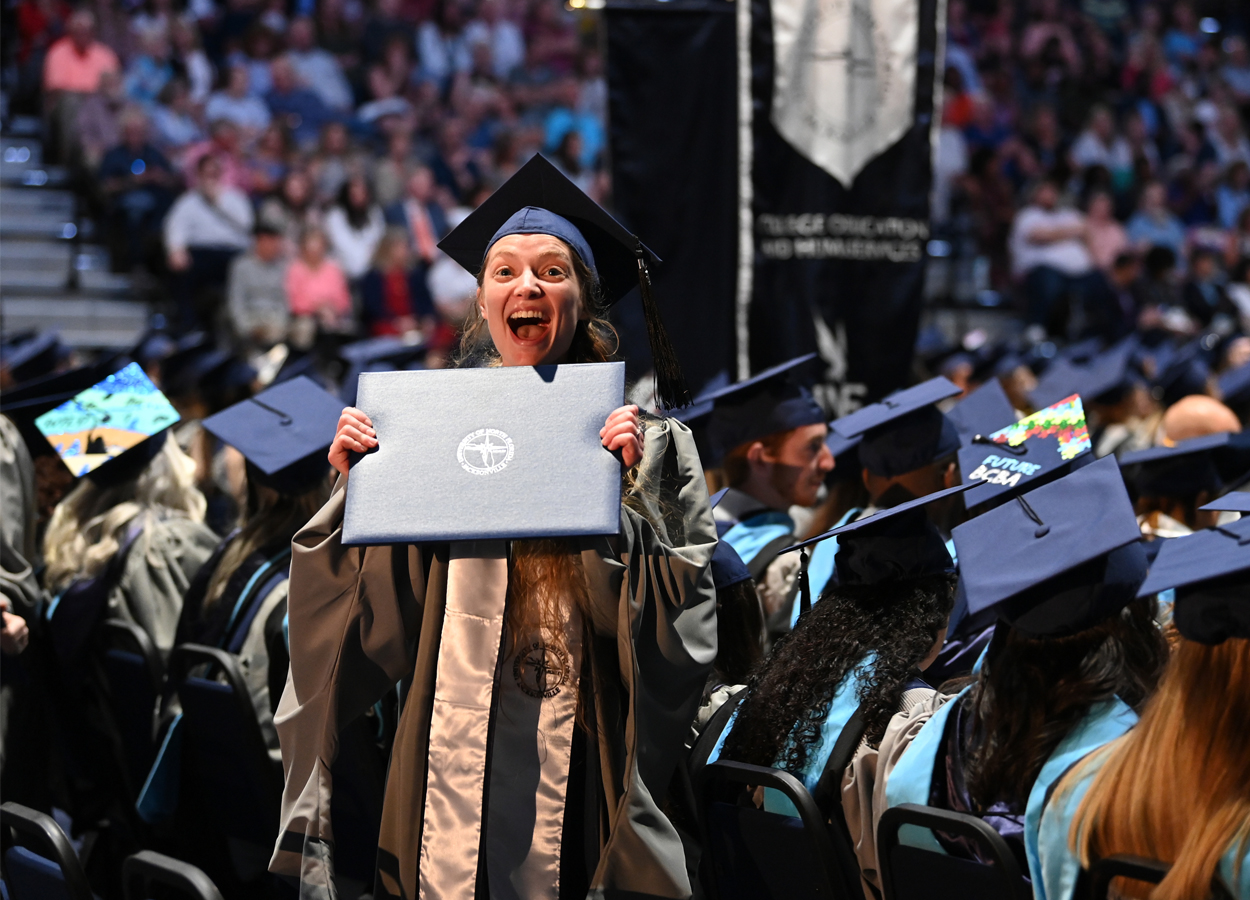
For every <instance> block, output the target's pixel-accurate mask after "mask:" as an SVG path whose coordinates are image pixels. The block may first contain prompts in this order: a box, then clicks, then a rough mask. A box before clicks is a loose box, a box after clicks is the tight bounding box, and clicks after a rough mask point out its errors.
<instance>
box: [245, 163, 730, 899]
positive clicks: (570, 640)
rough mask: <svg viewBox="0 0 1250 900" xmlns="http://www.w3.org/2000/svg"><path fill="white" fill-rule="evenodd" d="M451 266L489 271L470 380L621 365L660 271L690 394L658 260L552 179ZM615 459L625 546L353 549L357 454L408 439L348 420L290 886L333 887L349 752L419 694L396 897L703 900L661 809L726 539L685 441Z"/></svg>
mask: <svg viewBox="0 0 1250 900" xmlns="http://www.w3.org/2000/svg"><path fill="white" fill-rule="evenodd" d="M440 246H442V248H443V249H444V250H445V251H446V252H448V254H449V255H450V256H452V257H453V258H454V259H456V260H457V261H458V262H460V264H461V265H463V266H464V267H465V268H466V269H469V270H470V271H475V272H477V273H478V283H479V285H480V288H479V293H478V297H477V302H476V303H475V304H474V311H473V313H472V320H471V322H470V324H469V326H468V329H467V332H466V334H465V336H464V339H465V342H466V343H467V345H468V348H467V349H468V355H469V357H470V358H471V359H473V360H475V361H480V362H481V363H482V364H484V365H504V366H531V365H540V364H551V363H593V362H602V361H606V360H607V359H609V358H610V356H611V353H612V351H613V349H614V347H615V344H616V341H615V338H614V334H613V332H612V329H611V326H610V325H609V324H608V322H607V320H606V318H605V314H606V311H605V308H604V301H607V302H611V301H614V300H616V299H618V298H619V297H621V296H623V295H624V294H625V293H626V291H627V290H628V289H629V288H630V286H631V284H637V283H638V281H637V279H639V278H640V275H641V280H642V281H643V285H642V287H643V291H642V293H643V300H644V312H645V313H646V314H647V317H648V319H649V320H650V323H651V325H652V326H653V327H652V330H651V334H652V337H653V339H654V341H653V348H652V350H653V357H654V359H655V360H656V369H657V385H658V393H659V395H660V398H661V400H662V402H664V403H665V404H666V405H669V406H671V405H673V404H674V402H675V401H676V400H677V399H678V398H679V397H681V396H682V394H683V393H684V388H682V387H681V385H680V373H679V372H678V371H677V369H676V365H675V361H674V358H673V356H672V351H671V347H669V346H668V345H667V339H666V338H664V337H663V335H662V331H661V327H662V326H660V323H659V322H658V321H657V319H656V316H657V314H658V311H657V310H656V308H655V306H654V300H652V299H650V292H649V284H648V283H647V276H646V269H645V263H646V259H647V253H648V252H649V251H647V250H646V248H645V247H643V246H642V244H641V243H640V242H639V241H638V239H637V238H636V237H634V236H633V235H630V234H629V233H628V232H626V231H625V230H624V229H623V228H622V227H621V226H620V225H619V224H618V223H616V222H615V220H613V219H611V218H610V217H609V216H608V215H607V214H606V213H605V212H604V211H603V210H602V209H600V208H599V207H598V206H597V205H595V204H594V203H593V202H592V201H591V200H590V199H589V198H588V197H586V196H585V195H584V194H582V193H581V192H580V191H578V190H577V189H576V188H575V187H574V186H573V185H572V183H571V182H569V181H568V180H567V179H566V178H565V177H564V176H563V175H561V174H560V173H559V172H558V171H557V170H556V169H555V168H554V167H553V166H551V164H550V163H548V162H547V161H546V160H545V159H543V158H542V157H535V158H534V159H533V160H531V161H530V162H529V163H527V164H526V165H525V166H524V167H522V169H521V170H520V171H519V172H518V173H517V174H516V175H514V176H513V177H512V178H511V179H510V180H509V181H508V182H507V183H506V184H504V185H503V186H502V187H501V188H500V189H499V190H498V191H497V192H496V193H495V194H494V195H492V196H491V197H490V198H488V199H487V200H486V201H485V202H484V203H483V204H482V205H481V206H480V207H479V208H478V209H477V210H476V211H475V212H474V213H473V214H472V215H470V216H469V217H468V218H467V219H465V221H464V222H463V223H461V225H459V226H458V227H457V229H456V230H455V231H453V232H452V233H451V234H450V235H448V237H447V238H445V239H444V240H443V242H442V244H441V245H440ZM600 291H602V294H601V293H600ZM601 297H602V299H600V298H601ZM517 402H518V403H520V402H524V401H523V398H518V399H517ZM600 437H601V440H602V444H603V446H604V447H605V448H607V449H608V450H610V451H614V452H615V451H619V452H620V455H621V459H622V462H623V473H622V474H623V479H624V482H623V484H624V492H623V499H622V504H621V510H620V532H619V533H618V534H617V535H614V536H611V537H599V538H564V539H548V540H515V541H512V542H510V544H508V545H507V547H506V552H505V546H504V542H502V541H500V542H489V545H488V546H485V547H484V545H482V544H475V543H465V542H460V543H452V544H450V545H447V544H432V545H403V544H398V545H385V546H368V547H345V546H343V544H342V524H343V515H344V508H345V489H346V487H347V484H346V483H347V482H348V480H349V476H348V454H349V452H364V451H367V450H369V449H371V448H372V447H375V446H378V441H379V440H385V434H376V433H375V429H374V428H373V425H372V423H371V422H370V421H369V419H368V418H367V417H366V416H365V415H364V414H363V413H361V412H360V411H359V410H354V409H347V410H345V411H344V413H343V416H342V418H341V420H340V425H339V431H338V434H337V436H336V438H335V441H334V444H333V445H332V447H331V451H330V461H331V463H332V464H333V465H334V467H335V468H336V469H338V470H339V472H340V473H341V474H342V476H343V477H342V478H340V480H339V484H338V485H337V486H336V488H335V491H334V493H333V494H332V496H331V499H330V501H329V502H328V503H327V504H326V506H325V507H324V508H323V509H322V510H321V511H320V512H318V513H317V515H316V516H315V517H314V518H313V520H312V521H311V522H310V523H309V524H308V525H307V526H306V527H305V528H304V529H303V530H301V531H300V532H299V533H298V534H297V535H296V537H295V541H294V544H293V556H292V562H291V588H290V597H289V601H288V606H289V634H290V648H291V671H290V675H289V678H288V681H287V686H286V689H285V691H284V693H283V695H282V700H281V702H280V703H279V706H278V712H277V715H276V716H275V721H276V724H277V728H278V734H279V737H280V738H281V743H282V754H283V762H284V766H285V769H286V791H285V794H284V797H283V808H282V832H281V834H280V836H279V838H278V841H277V846H276V848H275V852H274V856H273V859H272V861H271V863H270V867H271V870H272V871H274V872H277V873H279V874H283V875H287V876H290V877H293V878H298V879H299V880H300V882H301V889H302V890H303V891H304V892H306V893H308V894H309V895H311V894H318V895H320V894H321V893H328V892H330V891H332V887H331V884H332V878H333V859H332V846H333V844H332V842H333V838H334V835H333V834H332V832H331V826H330V794H331V791H332V788H333V786H332V784H331V783H330V779H329V774H328V773H329V767H330V766H331V765H332V763H333V760H334V758H335V752H336V741H337V734H338V732H339V731H340V729H341V728H342V727H343V726H344V725H345V724H346V723H347V722H349V721H350V720H351V719H352V718H353V717H355V716H356V715H358V714H359V713H360V712H362V711H363V710H365V709H367V708H368V707H369V706H371V705H372V704H373V703H374V701H375V700H377V699H378V698H379V697H380V696H382V694H383V693H384V692H386V691H387V690H388V689H389V688H390V687H391V686H392V685H394V683H395V682H396V681H398V680H400V679H405V682H406V683H407V684H409V685H410V687H409V690H408V694H407V696H406V699H405V702H404V708H403V713H402V715H401V718H400V721H399V724H398V730H397V733H396V737H395V742H394V748H393V751H392V755H391V763H390V770H389V775H388V779H387V786H386V798H385V806H384V810H383V816H382V831H381V838H380V847H379V851H378V874H377V878H376V881H375V888H374V890H375V893H374V896H375V897H379V898H381V897H401V896H402V897H416V896H418V894H419V895H420V896H430V897H434V896H440V897H473V896H487V895H489V896H491V897H497V898H510V897H526V898H542V897H546V898H551V900H557V898H560V897H578V898H581V897H585V896H586V895H587V893H588V892H594V893H595V894H596V895H598V894H600V893H604V892H606V893H607V895H609V896H610V895H613V894H614V893H617V892H619V893H620V894H621V895H625V894H630V895H631V896H642V895H647V896H659V897H673V898H681V897H689V896H691V893H692V891H691V885H690V881H689V877H688V875H687V873H686V869H685V864H684V857H683V852H682V846H681V841H680V839H679V837H678V834H677V831H676V829H675V828H674V827H673V826H672V823H671V822H670V821H669V820H668V819H667V818H666V816H665V815H664V813H663V812H662V811H661V809H660V803H661V802H662V800H663V797H664V795H665V792H666V790H667V788H668V786H669V784H670V781H671V779H672V776H673V773H674V771H675V769H676V766H677V764H678V762H679V760H680V759H681V756H682V752H683V745H684V742H685V739H686V736H687V734H688V731H689V728H690V723H691V722H692V720H693V719H694V715H695V710H696V709H697V707H698V704H699V699H700V695H701V693H702V691H703V689H704V684H705V681H706V679H707V675H708V671H709V670H710V668H711V666H712V663H713V660H714V658H715V654H716V607H715V592H714V589H713V585H712V577H711V572H710V569H709V563H710V562H711V558H712V555H713V552H714V550H715V546H716V530H715V526H714V524H713V521H712V515H711V511H710V509H709V507H708V498H707V488H706V483H705V481H704V475H703V470H702V467H701V466H700V464H699V460H698V456H697V453H696V451H695V447H694V442H693V439H692V437H691V435H690V432H689V430H688V429H687V428H686V427H685V426H683V425H682V424H681V423H679V422H677V421H675V420H673V419H668V418H660V417H651V416H642V415H640V414H639V412H638V410H637V408H636V407H622V408H620V409H617V410H615V411H614V412H612V413H611V414H610V415H609V416H608V419H607V421H606V423H605V426H604V428H603V430H602V432H601V434H600ZM557 467H558V463H557V461H556V460H552V468H553V473H554V471H555V469H556V468H557ZM661 476H662V477H661ZM551 489H552V492H553V494H554V492H555V491H557V490H558V489H559V488H558V481H555V480H553V483H552V486H551ZM379 514H382V512H379ZM488 551H489V553H488ZM480 629H488V631H487V632H485V634H486V635H487V636H485V637H483V636H480V635H479V636H475V635H474V632H476V631H478V630H480ZM462 700H463V701H464V702H460V701H462ZM487 710H490V712H487ZM488 737H489V740H488Z"/></svg>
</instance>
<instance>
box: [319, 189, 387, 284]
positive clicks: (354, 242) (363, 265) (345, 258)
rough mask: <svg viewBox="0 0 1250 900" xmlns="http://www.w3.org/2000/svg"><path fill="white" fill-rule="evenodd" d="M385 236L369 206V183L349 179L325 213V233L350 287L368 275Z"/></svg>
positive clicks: (380, 220) (376, 208)
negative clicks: (336, 199) (334, 202)
mask: <svg viewBox="0 0 1250 900" xmlns="http://www.w3.org/2000/svg"><path fill="white" fill-rule="evenodd" d="M385 232H386V219H385V217H384V216H383V215H382V208H381V207H380V206H378V205H377V204H376V203H374V202H373V193H372V192H371V191H370V190H369V182H368V181H366V180H365V177H364V176H363V175H353V176H351V177H350V178H348V179H347V181H346V182H345V183H344V184H343V186H342V188H340V189H339V196H338V203H336V204H335V205H334V206H333V207H332V208H331V209H330V211H329V212H328V213H326V222H325V233H326V237H327V238H329V241H330V250H331V252H332V253H333V255H334V258H335V259H336V260H337V261H338V264H339V265H340V266H341V267H342V269H343V272H344V274H345V275H346V276H347V279H348V280H349V281H350V282H352V283H353V284H355V283H356V282H358V281H359V280H360V279H361V278H362V277H364V274H365V272H367V271H369V266H370V264H371V263H372V262H373V256H374V254H375V253H376V252H377V249H378V243H379V242H380V241H381V240H382V235H383V234H384V233H385Z"/></svg>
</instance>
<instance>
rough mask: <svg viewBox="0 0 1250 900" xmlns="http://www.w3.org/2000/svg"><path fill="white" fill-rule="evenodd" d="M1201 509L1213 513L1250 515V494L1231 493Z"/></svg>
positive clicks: (1243, 492)
mask: <svg viewBox="0 0 1250 900" xmlns="http://www.w3.org/2000/svg"><path fill="white" fill-rule="evenodd" d="M1199 509H1205V510H1209V511H1212V512H1238V513H1241V514H1242V515H1245V514H1246V513H1250V492H1247V491H1230V492H1229V493H1227V494H1225V495H1224V496H1223V497H1220V498H1219V499H1218V500H1212V501H1211V502H1210V503H1207V504H1205V505H1203V506H1200V507H1199Z"/></svg>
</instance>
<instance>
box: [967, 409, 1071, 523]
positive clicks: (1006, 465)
mask: <svg viewBox="0 0 1250 900" xmlns="http://www.w3.org/2000/svg"><path fill="white" fill-rule="evenodd" d="M1091 449H1092V445H1091V443H1090V438H1089V429H1088V428H1087V427H1086V425H1085V410H1084V408H1083V406H1082V404H1081V398H1080V397H1079V396H1076V395H1075V394H1074V395H1073V396H1071V397H1068V398H1066V399H1064V400H1061V401H1060V402H1058V403H1056V404H1055V405H1054V406H1050V407H1047V408H1046V409H1043V410H1041V411H1039V412H1035V413H1034V414H1033V415H1031V416H1026V417H1025V418H1023V419H1021V420H1020V421H1019V422H1016V423H1014V424H1009V425H1007V426H1006V427H1005V428H999V429H997V430H994V431H989V432H983V433H979V434H975V435H973V436H972V437H971V438H970V439H968V440H967V441H966V442H965V443H964V446H963V447H961V448H960V449H959V477H960V480H961V481H963V482H964V483H966V484H975V485H977V486H976V487H975V488H974V489H973V490H971V491H969V492H968V493H966V494H964V505H965V506H966V507H967V508H968V509H972V508H974V507H977V506H981V505H982V504H985V503H989V502H991V501H995V500H1005V499H1007V498H1008V497H1011V496H1014V495H1015V494H1022V493H1024V492H1025V491H1028V490H1032V489H1033V488H1035V487H1038V486H1039V485H1042V484H1046V483H1047V482H1048V481H1053V480H1055V479H1056V478H1059V477H1061V476H1063V475H1065V474H1066V473H1068V472H1069V471H1071V470H1072V469H1073V468H1074V466H1080V465H1083V464H1084V463H1085V462H1089V461H1092V459H1093V456H1092V453H1091Z"/></svg>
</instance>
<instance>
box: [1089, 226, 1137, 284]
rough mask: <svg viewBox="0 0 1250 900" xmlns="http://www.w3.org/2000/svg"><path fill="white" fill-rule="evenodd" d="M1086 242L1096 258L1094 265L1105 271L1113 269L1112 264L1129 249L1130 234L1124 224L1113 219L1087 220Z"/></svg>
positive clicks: (1090, 252)
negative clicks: (1104, 220) (1125, 229)
mask: <svg viewBox="0 0 1250 900" xmlns="http://www.w3.org/2000/svg"><path fill="white" fill-rule="evenodd" d="M1086 229H1087V230H1086V233H1085V243H1086V244H1087V245H1088V246H1089V255H1090V256H1092V257H1093V258H1094V265H1095V266H1097V267H1098V268H1100V269H1102V270H1103V271H1104V272H1109V271H1111V264H1112V263H1114V262H1115V258H1116V257H1117V256H1119V255H1120V254H1121V253H1123V252H1124V251H1126V250H1128V249H1129V242H1128V235H1127V234H1126V233H1125V231H1124V226H1123V225H1121V224H1120V223H1119V222H1117V221H1115V220H1114V219H1112V220H1111V221H1106V222H1103V221H1097V220H1095V219H1092V218H1091V219H1088V220H1086Z"/></svg>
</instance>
